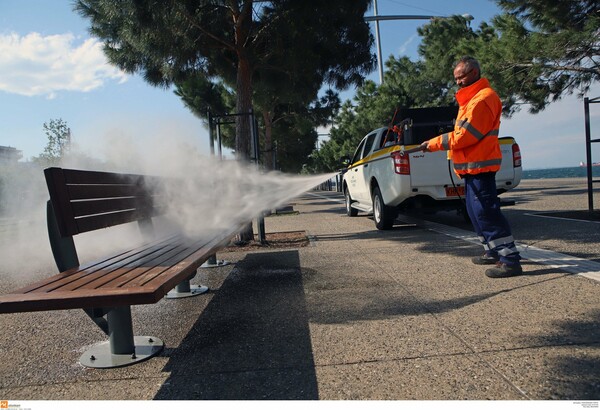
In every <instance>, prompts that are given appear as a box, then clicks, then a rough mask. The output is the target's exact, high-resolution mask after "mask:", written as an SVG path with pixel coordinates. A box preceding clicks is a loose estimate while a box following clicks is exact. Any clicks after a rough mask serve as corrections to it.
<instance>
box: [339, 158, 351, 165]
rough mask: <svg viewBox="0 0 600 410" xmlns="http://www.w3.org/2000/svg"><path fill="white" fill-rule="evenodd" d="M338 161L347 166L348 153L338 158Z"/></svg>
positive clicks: (348, 161)
mask: <svg viewBox="0 0 600 410" xmlns="http://www.w3.org/2000/svg"><path fill="white" fill-rule="evenodd" d="M340 163H341V164H342V165H344V166H346V167H347V166H348V165H350V157H349V156H348V155H344V156H343V157H341V158H340Z"/></svg>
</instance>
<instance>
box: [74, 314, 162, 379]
mask: <svg viewBox="0 0 600 410" xmlns="http://www.w3.org/2000/svg"><path fill="white" fill-rule="evenodd" d="M106 316H107V320H108V337H109V340H108V341H106V342H102V343H98V344H96V345H94V346H93V347H92V348H90V349H89V350H87V351H86V352H85V353H84V354H83V355H82V356H81V357H80V358H79V363H81V364H82V365H84V366H86V367H93V368H97V369H110V368H114V367H123V366H129V365H131V364H134V363H139V362H141V361H144V360H147V359H149V358H151V357H152V356H156V355H157V354H158V353H160V352H161V351H162V349H163V348H164V346H165V344H164V343H163V341H162V340H160V339H159V338H157V337H152V336H133V326H132V322H131V307H130V306H120V307H115V308H112V309H110V310H109V311H108V313H107V315H106Z"/></svg>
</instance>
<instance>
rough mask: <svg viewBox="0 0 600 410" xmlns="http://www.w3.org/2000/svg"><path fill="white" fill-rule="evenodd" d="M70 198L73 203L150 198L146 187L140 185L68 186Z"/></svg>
mask: <svg viewBox="0 0 600 410" xmlns="http://www.w3.org/2000/svg"><path fill="white" fill-rule="evenodd" d="M67 189H68V191H69V198H70V199H71V200H72V201H77V200H82V199H102V198H130V197H133V198H138V200H140V201H143V200H147V198H148V197H149V195H148V192H146V191H145V189H146V188H145V187H143V186H138V185H68V186H67Z"/></svg>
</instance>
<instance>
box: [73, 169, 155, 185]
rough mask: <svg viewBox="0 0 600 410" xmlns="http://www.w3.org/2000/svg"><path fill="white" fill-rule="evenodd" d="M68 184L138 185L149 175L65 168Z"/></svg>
mask: <svg viewBox="0 0 600 410" xmlns="http://www.w3.org/2000/svg"><path fill="white" fill-rule="evenodd" d="M63 175H64V180H65V183H67V184H130V185H136V184H139V183H140V182H141V181H143V180H144V179H146V178H147V177H146V176H144V175H137V174H116V173H114V172H103V171H83V170H78V169H63Z"/></svg>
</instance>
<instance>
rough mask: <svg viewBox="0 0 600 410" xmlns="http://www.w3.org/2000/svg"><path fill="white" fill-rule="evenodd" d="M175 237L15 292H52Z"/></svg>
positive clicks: (80, 267)
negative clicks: (89, 273)
mask: <svg viewBox="0 0 600 410" xmlns="http://www.w3.org/2000/svg"><path fill="white" fill-rule="evenodd" d="M173 239H174V237H170V238H165V239H163V240H161V241H158V242H156V243H153V244H143V245H141V246H139V247H136V248H134V249H131V250H128V251H124V252H121V253H118V254H116V255H111V256H110V257H108V258H106V259H100V260H98V261H94V262H91V263H88V264H85V265H82V266H79V267H75V268H72V269H69V270H67V271H64V272H61V273H59V274H57V275H54V276H51V277H49V278H46V279H44V280H41V281H38V282H36V283H33V284H30V285H28V286H25V287H23V288H21V289H18V290H16V291H15V293H29V292H50V291H52V290H55V289H58V288H60V287H61V286H64V284H67V283H70V282H71V281H73V280H76V279H77V278H79V277H80V276H81V275H85V274H86V272H90V271H95V270H100V269H102V268H104V267H106V266H109V265H111V264H115V263H118V262H119V261H122V260H124V259H126V258H130V257H132V256H136V255H138V254H140V253H142V252H145V251H148V252H150V251H152V249H153V248H155V247H161V246H164V244H165V243H168V242H170V241H172V240H173Z"/></svg>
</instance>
